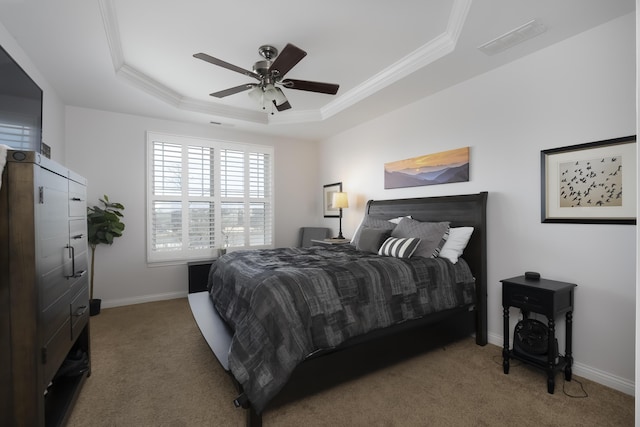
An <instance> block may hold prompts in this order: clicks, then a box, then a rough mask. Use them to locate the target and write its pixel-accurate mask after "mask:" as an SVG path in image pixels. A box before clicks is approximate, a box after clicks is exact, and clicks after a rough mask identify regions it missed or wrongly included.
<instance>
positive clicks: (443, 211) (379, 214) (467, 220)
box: [365, 191, 488, 343]
mask: <svg viewBox="0 0 640 427" xmlns="http://www.w3.org/2000/svg"><path fill="white" fill-rule="evenodd" d="M487 196H488V193H487V192H486V191H484V192H481V193H478V194H466V195H459V196H440V197H423V198H415V199H395V200H369V201H368V202H367V209H366V212H365V215H369V216H372V217H375V218H380V219H391V218H395V217H399V216H405V215H411V217H412V218H413V219H415V220H417V221H431V222H440V221H449V222H450V223H451V227H462V226H467V227H473V228H474V231H473V234H472V235H471V239H470V240H469V243H468V244H467V247H466V249H465V250H464V254H463V255H462V258H464V260H465V261H466V262H467V264H469V268H471V271H472V272H473V275H474V277H475V278H476V304H477V306H478V307H477V309H478V313H477V314H478V319H477V322H478V323H479V324H478V325H477V326H478V330H482V331H484V334H485V336H484V337H476V339H477V340H478V341H483V342H484V343H486V341H487V336H486V331H487Z"/></svg>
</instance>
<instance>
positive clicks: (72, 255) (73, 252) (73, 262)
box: [64, 245, 76, 279]
mask: <svg viewBox="0 0 640 427" xmlns="http://www.w3.org/2000/svg"><path fill="white" fill-rule="evenodd" d="M65 248H67V249H69V258H71V275H70V276H64V277H65V278H66V279H71V278H73V277H75V275H76V274H75V271H76V250H75V249H74V248H73V246H72V245H67V246H65Z"/></svg>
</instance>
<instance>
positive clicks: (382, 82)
mask: <svg viewBox="0 0 640 427" xmlns="http://www.w3.org/2000/svg"><path fill="white" fill-rule="evenodd" d="M472 1H473V0H455V1H454V3H453V5H452V7H451V13H450V14H449V19H448V22H447V27H446V29H445V31H444V32H443V33H441V34H440V35H438V36H437V37H435V38H434V39H432V40H431V41H429V42H428V43H426V44H424V45H423V46H421V47H419V48H418V49H416V50H415V51H413V52H411V53H410V54H409V55H407V56H405V57H404V58H402V59H400V60H399V61H397V62H395V63H394V64H392V65H391V66H389V67H387V68H385V69H384V70H382V71H381V72H379V73H377V74H375V75H374V76H372V77H370V78H369V79H367V80H365V81H364V82H363V83H362V84H360V85H358V86H356V87H354V88H353V89H351V90H349V91H347V92H345V93H344V94H341V95H340V96H339V97H337V98H336V99H334V100H333V101H331V102H329V103H328V104H327V105H325V106H324V107H322V108H320V109H319V110H305V111H288V112H287V113H286V114H279V115H270V114H267V113H264V112H258V111H253V110H248V109H245V108H238V107H233V106H229V105H223V104H220V103H216V102H206V101H200V100H196V99H193V98H187V97H185V96H182V95H181V94H180V93H178V92H176V91H174V90H172V89H170V88H168V87H167V86H165V85H163V84H161V83H159V82H158V81H156V80H154V79H153V78H151V77H149V76H147V75H146V74H144V73H142V72H140V71H139V70H137V69H135V68H134V67H131V66H130V65H128V64H127V63H126V61H125V58H124V54H123V51H122V41H121V39H120V30H119V26H118V20H117V14H116V11H115V4H114V0H99V4H100V12H101V14H102V21H103V24H104V28H105V33H106V38H107V43H108V46H109V52H110V53H111V60H112V62H113V67H114V70H115V72H116V75H118V76H119V77H121V78H123V79H125V80H127V81H128V82H130V83H131V84H132V85H134V86H136V87H138V88H139V89H141V90H143V91H145V92H147V93H148V94H150V95H152V96H154V97H156V98H158V99H160V100H162V101H164V102H166V103H168V104H170V105H173V106H174V107H176V108H179V109H182V110H187V111H193V112H198V113H204V114H210V115H213V116H216V117H217V118H219V119H221V120H225V119H230V120H239V121H245V122H251V123H258V124H265V125H267V124H299V123H307V122H318V121H322V120H325V119H327V118H329V117H332V116H334V115H336V114H338V113H340V112H341V111H343V110H345V109H346V108H349V107H351V106H353V105H355V104H357V103H358V102H360V101H362V100H363V99H365V98H367V97H369V96H371V95H373V94H374V93H376V92H378V91H379V90H381V89H383V88H385V87H387V86H389V85H391V84H393V83H395V82H397V81H398V80H400V79H403V78H404V77H406V76H408V75H409V74H411V73H413V72H415V71H417V70H419V69H420V68H422V67H425V66H427V65H429V64H431V63H433V62H434V61H436V60H438V59H440V58H442V57H444V56H446V55H448V54H449V53H451V52H453V50H454V49H455V47H456V44H457V42H458V38H459V36H460V33H461V32H462V28H463V27H464V23H465V21H466V18H467V15H468V12H469V9H470V8H471V3H472Z"/></svg>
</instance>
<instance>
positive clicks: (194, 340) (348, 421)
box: [69, 299, 634, 427]
mask: <svg viewBox="0 0 640 427" xmlns="http://www.w3.org/2000/svg"><path fill="white" fill-rule="evenodd" d="M91 345H92V348H91V351H92V374H91V376H90V377H89V378H88V379H87V381H86V383H85V386H84V388H83V390H82V392H81V394H80V397H79V399H78V401H77V403H76V406H75V408H74V410H73V412H72V414H71V418H70V420H69V426H72V427H76V426H77V427H85V426H241V425H244V422H245V418H244V411H243V410H241V409H235V408H234V407H233V405H232V403H231V402H232V400H233V398H235V397H236V391H235V388H234V386H233V383H232V381H231V379H230V378H229V377H228V375H227V373H225V372H224V371H223V370H222V368H221V367H220V366H219V365H218V363H217V361H216V359H215V357H214V355H213V353H212V352H211V350H210V349H209V347H208V346H207V344H206V342H205V341H204V339H202V336H201V335H200V332H199V330H198V328H197V326H196V324H195V322H194V320H193V317H192V316H191V312H190V310H189V305H188V302H187V300H186V299H178V300H170V301H160V302H154V303H148V304H139V305H133V306H127V307H118V308H112V309H106V310H103V311H102V313H101V314H100V315H98V316H95V317H92V318H91ZM354 353H358V354H355V355H351V356H356V360H355V361H354V358H353V357H349V355H348V354H346V353H337V354H335V355H331V356H328V358H324V359H325V360H316V361H311V362H308V363H307V364H306V365H305V366H304V368H303V369H301V370H299V371H298V372H296V373H295V375H294V378H293V380H292V382H291V384H290V385H288V386H287V387H286V388H285V389H284V390H283V392H282V393H281V395H280V396H279V397H278V398H277V399H276V400H275V401H274V402H273V405H272V406H271V408H270V409H268V410H267V411H265V413H264V415H263V421H264V425H265V426H267V427H268V426H303V425H304V426H333V427H335V426H493V425H505V426H516V425H517V426H632V425H633V424H634V399H633V397H632V396H628V395H625V394H623V393H620V392H618V391H615V390H612V389H610V388H607V387H604V386H602V385H599V384H597V383H594V382H592V381H589V380H586V379H582V378H579V377H576V378H575V379H576V380H579V381H580V382H581V383H582V385H583V387H584V390H585V391H586V393H588V397H584V398H579V397H570V396H568V395H572V396H584V392H583V389H582V388H581V387H580V385H579V384H578V382H577V381H571V382H566V383H565V382H564V380H563V377H562V375H560V374H559V375H558V376H557V378H556V381H557V385H556V392H555V394H553V395H551V394H548V393H547V391H546V379H545V375H544V373H543V372H542V371H540V370H537V369H533V368H530V367H528V366H526V365H522V364H519V363H518V362H514V363H513V364H512V368H511V371H510V373H509V375H504V374H503V373H502V364H501V363H502V361H501V349H500V348H499V347H496V346H493V345H487V346H485V347H479V346H477V345H475V343H474V341H473V339H472V338H463V339H461V340H458V341H455V342H447V340H446V339H444V338H442V337H438V336H437V334H431V333H428V332H421V335H417V334H415V333H412V334H404V336H400V337H398V338H397V339H395V340H391V341H388V342H387V343H386V345H385V346H384V347H381V346H379V345H377V346H376V345H371V346H364V347H362V348H361V349H358V350H356V351H355V352H354ZM563 388H564V391H566V394H565V393H564V392H563ZM567 394H568V395H567Z"/></svg>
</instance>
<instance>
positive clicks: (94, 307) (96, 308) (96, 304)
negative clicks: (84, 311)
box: [89, 299, 102, 316]
mask: <svg viewBox="0 0 640 427" xmlns="http://www.w3.org/2000/svg"><path fill="white" fill-rule="evenodd" d="M101 303H102V300H101V299H92V300H89V316H95V315H97V314H100V304H101Z"/></svg>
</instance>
